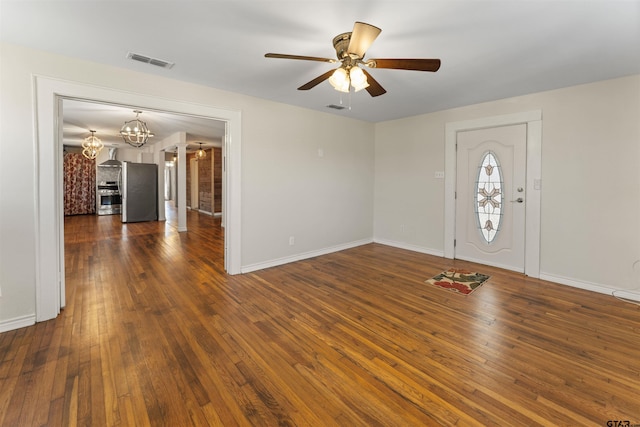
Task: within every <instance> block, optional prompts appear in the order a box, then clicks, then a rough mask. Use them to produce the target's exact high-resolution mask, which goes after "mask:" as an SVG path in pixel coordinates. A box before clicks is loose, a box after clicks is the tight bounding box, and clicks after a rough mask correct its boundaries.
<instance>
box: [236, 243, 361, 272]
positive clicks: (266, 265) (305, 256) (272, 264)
mask: <svg viewBox="0 0 640 427" xmlns="http://www.w3.org/2000/svg"><path fill="white" fill-rule="evenodd" d="M369 243H373V240H372V239H363V240H356V241H355V242H349V243H345V244H342V245H336V246H331V247H328V248H323V249H318V250H316V251H310V252H304V253H301V254H296V255H291V256H288V257H283V258H278V259H274V260H271V261H266V262H259V263H256V264H250V265H245V266H243V267H242V268H241V270H240V271H241V273H251V272H252V271H257V270H263V269H265V268H270V267H276V266H278V265H284V264H288V263H290V262H296V261H301V260H303V259H308V258H313V257H317V256H320V255H327V254H330V253H333V252H340V251H344V250H345V249H351V248H355V247H357V246H362V245H366V244H369Z"/></svg>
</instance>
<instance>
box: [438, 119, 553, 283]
mask: <svg viewBox="0 0 640 427" xmlns="http://www.w3.org/2000/svg"><path fill="white" fill-rule="evenodd" d="M517 124H526V125H527V174H526V180H527V183H526V192H525V195H526V197H527V199H526V200H527V203H526V205H525V237H524V239H525V247H524V274H526V275H527V276H531V277H536V278H539V277H540V190H541V184H542V181H541V178H540V176H541V171H542V168H541V166H542V110H533V111H526V112H521V113H514V114H507V115H502V116H491V117H484V118H479V119H472V120H464V121H458V122H448V123H446V124H445V156H444V161H445V172H444V198H445V204H444V257H445V258H450V259H454V258H455V244H454V240H455V236H456V234H455V231H456V230H455V223H456V188H457V183H456V160H457V152H456V144H457V139H458V132H463V131H469V130H477V129H486V128H492V127H498V126H508V125H517Z"/></svg>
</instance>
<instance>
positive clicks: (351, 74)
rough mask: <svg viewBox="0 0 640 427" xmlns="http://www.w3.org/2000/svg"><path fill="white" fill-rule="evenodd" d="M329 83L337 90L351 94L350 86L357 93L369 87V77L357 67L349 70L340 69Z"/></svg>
mask: <svg viewBox="0 0 640 427" xmlns="http://www.w3.org/2000/svg"><path fill="white" fill-rule="evenodd" d="M329 83H331V86H333V88H334V89H335V90H337V91H340V92H345V93H347V92H349V86H353V88H354V89H355V91H356V92H358V91H359V90H362V89H364V88H366V87H369V83H368V82H367V76H366V75H365V74H364V72H363V71H362V69H361V68H360V67H357V66H352V67H350V68H349V69H347V68H344V67H340V68H338V69H337V70H336V71H334V72H333V74H332V75H331V77H330V78H329Z"/></svg>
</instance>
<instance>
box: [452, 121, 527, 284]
mask: <svg viewBox="0 0 640 427" xmlns="http://www.w3.org/2000/svg"><path fill="white" fill-rule="evenodd" d="M526 156H527V125H526V124H518V125H512V126H501V127H494V128H488V129H479V130H470V131H463V132H458V135H457V154H456V157H457V159H456V162H457V164H456V222H455V258H459V259H464V260H467V261H473V262H477V263H481V264H486V265H492V266H496V267H500V268H505V269H508V270H514V271H519V272H524V261H525V258H524V257H525V251H524V248H525V238H524V237H525V203H526V200H527V198H526V194H525V189H526V188H527V186H526V165H527V157H526Z"/></svg>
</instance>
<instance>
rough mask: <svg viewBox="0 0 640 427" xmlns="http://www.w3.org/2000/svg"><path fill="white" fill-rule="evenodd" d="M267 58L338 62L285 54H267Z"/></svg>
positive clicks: (329, 59)
mask: <svg viewBox="0 0 640 427" xmlns="http://www.w3.org/2000/svg"><path fill="white" fill-rule="evenodd" d="M264 57H265V58H281V59H300V60H303V61H319V62H330V63H334V62H338V61H336V60H335V59H331V58H319V57H317V56H303V55H286V54H283V53H267V54H265V55H264Z"/></svg>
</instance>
